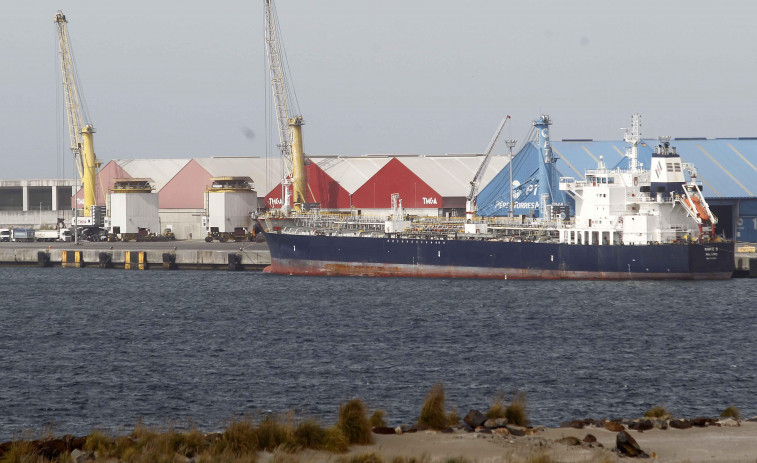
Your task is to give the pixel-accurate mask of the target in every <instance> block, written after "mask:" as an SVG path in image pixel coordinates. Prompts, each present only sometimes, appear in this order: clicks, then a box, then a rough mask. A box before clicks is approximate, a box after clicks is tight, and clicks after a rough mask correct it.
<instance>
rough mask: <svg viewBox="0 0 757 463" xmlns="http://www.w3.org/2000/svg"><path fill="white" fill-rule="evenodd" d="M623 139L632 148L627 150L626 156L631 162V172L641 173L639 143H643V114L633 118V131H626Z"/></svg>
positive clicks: (637, 114)
mask: <svg viewBox="0 0 757 463" xmlns="http://www.w3.org/2000/svg"><path fill="white" fill-rule="evenodd" d="M625 131H626V134H625V136H624V137H623V138H624V139H625V141H626V143H628V144H630V145H631V147H630V148H629V149H627V150H626V156H627V157H628V158H629V159H630V160H631V172H633V173H636V172H638V171H639V142H640V141H641V114H639V113H636V114H634V115H633V116H631V131H630V132H629V131H628V129H625Z"/></svg>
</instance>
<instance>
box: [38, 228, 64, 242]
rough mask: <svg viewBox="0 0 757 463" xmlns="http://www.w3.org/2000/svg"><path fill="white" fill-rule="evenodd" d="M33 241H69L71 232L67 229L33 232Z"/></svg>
mask: <svg viewBox="0 0 757 463" xmlns="http://www.w3.org/2000/svg"><path fill="white" fill-rule="evenodd" d="M34 239H35V240H37V241H71V230H69V229H68V228H58V229H52V230H35V231H34Z"/></svg>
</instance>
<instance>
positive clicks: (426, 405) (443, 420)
mask: <svg viewBox="0 0 757 463" xmlns="http://www.w3.org/2000/svg"><path fill="white" fill-rule="evenodd" d="M418 425H419V426H424V427H427V428H430V429H444V428H446V427H447V426H448V425H449V423H448V422H447V413H446V412H445V411H444V385H443V384H442V383H436V384H434V386H433V387H432V388H431V390H430V391H428V394H426V398H425V399H424V400H423V408H422V409H421V416H420V417H419V418H418Z"/></svg>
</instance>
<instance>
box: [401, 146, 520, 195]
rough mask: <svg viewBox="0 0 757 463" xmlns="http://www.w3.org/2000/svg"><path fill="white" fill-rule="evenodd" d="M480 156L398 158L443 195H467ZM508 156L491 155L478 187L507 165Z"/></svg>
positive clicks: (480, 161)
mask: <svg viewBox="0 0 757 463" xmlns="http://www.w3.org/2000/svg"><path fill="white" fill-rule="evenodd" d="M483 160H484V155H477V156H476V155H461V156H456V155H444V156H416V157H404V158H401V159H400V161H401V162H402V163H403V164H405V165H406V166H407V167H408V168H409V169H410V170H412V171H413V172H415V174H416V175H417V176H418V177H419V178H420V179H421V180H423V181H424V182H426V183H428V185H429V186H430V187H431V188H433V189H434V190H435V191H436V192H437V193H439V194H440V195H442V196H444V197H456V196H457V197H460V196H463V197H464V196H468V193H469V192H470V182H471V181H472V180H473V177H474V176H475V175H476V171H478V168H479V167H480V166H481V163H482V162H483ZM507 161H508V157H507V156H500V155H493V156H492V157H491V160H490V161H489V166H488V168H487V169H486V172H485V173H484V176H483V179H482V181H481V185H480V186H481V187H483V186H485V185H486V184H487V183H489V182H490V181H491V179H492V178H494V176H495V175H497V173H498V172H499V171H501V170H502V168H503V167H505V166H506V165H507Z"/></svg>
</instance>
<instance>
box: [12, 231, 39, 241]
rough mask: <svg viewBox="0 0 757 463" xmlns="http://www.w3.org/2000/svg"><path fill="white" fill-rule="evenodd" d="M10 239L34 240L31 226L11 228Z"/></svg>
mask: <svg viewBox="0 0 757 463" xmlns="http://www.w3.org/2000/svg"><path fill="white" fill-rule="evenodd" d="M11 241H34V229H33V228H12V229H11Z"/></svg>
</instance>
